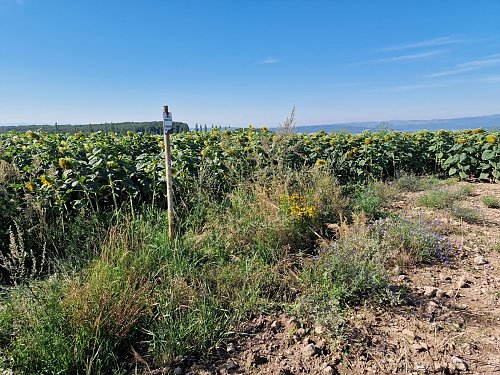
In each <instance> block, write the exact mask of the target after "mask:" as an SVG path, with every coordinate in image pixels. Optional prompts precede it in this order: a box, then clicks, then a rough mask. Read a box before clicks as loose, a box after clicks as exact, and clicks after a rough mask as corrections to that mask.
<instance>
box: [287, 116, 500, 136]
mask: <svg viewBox="0 0 500 375" xmlns="http://www.w3.org/2000/svg"><path fill="white" fill-rule="evenodd" d="M381 124H383V125H382V126H384V127H389V129H391V130H399V131H407V132H412V131H418V130H424V129H427V130H429V131H434V130H465V129H475V128H483V129H486V130H492V129H500V114H496V115H489V116H478V117H462V118H453V119H435V120H390V121H379V122H376V121H369V122H348V123H339V124H328V125H299V126H296V127H295V131H296V132H298V133H316V132H319V131H320V130H323V131H325V132H327V133H331V132H348V133H361V132H362V131H363V130H377V128H378V127H379V126H380V125H381Z"/></svg>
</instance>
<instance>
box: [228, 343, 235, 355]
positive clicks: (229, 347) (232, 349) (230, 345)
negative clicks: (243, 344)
mask: <svg viewBox="0 0 500 375" xmlns="http://www.w3.org/2000/svg"><path fill="white" fill-rule="evenodd" d="M235 350H236V347H235V346H234V344H233V343H232V342H230V343H229V344H227V346H226V352H228V353H229V354H231V353H234V351H235Z"/></svg>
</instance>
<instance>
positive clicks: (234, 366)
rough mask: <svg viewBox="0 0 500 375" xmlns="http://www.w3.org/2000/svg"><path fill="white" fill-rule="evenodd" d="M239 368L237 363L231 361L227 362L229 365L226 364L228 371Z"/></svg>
mask: <svg viewBox="0 0 500 375" xmlns="http://www.w3.org/2000/svg"><path fill="white" fill-rule="evenodd" d="M239 367H240V365H238V364H237V363H236V362H234V361H233V360H231V359H230V360H229V361H227V363H226V369H227V371H234V370H236V369H238V368H239Z"/></svg>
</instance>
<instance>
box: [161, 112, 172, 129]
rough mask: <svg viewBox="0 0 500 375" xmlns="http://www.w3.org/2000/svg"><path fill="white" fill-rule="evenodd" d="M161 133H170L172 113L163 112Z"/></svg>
mask: <svg viewBox="0 0 500 375" xmlns="http://www.w3.org/2000/svg"><path fill="white" fill-rule="evenodd" d="M167 108H168V107H167ZM167 110H168V109H167ZM163 131H164V132H165V133H171V132H172V112H163Z"/></svg>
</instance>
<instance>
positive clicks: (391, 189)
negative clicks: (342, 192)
mask: <svg viewBox="0 0 500 375" xmlns="http://www.w3.org/2000/svg"><path fill="white" fill-rule="evenodd" d="M398 193H399V190H398V186H397V185H392V184H387V183H380V182H372V183H370V184H368V185H360V186H358V187H357V189H356V190H355V191H354V193H353V195H352V198H351V201H350V205H351V207H352V208H353V211H354V212H361V211H363V212H364V213H365V215H366V216H367V217H368V218H370V219H378V218H380V217H383V216H384V215H385V213H384V208H386V205H387V203H388V202H389V201H390V200H391V199H393V198H394V197H395V196H396V195H397V194H398Z"/></svg>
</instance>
